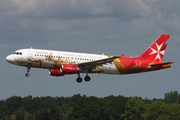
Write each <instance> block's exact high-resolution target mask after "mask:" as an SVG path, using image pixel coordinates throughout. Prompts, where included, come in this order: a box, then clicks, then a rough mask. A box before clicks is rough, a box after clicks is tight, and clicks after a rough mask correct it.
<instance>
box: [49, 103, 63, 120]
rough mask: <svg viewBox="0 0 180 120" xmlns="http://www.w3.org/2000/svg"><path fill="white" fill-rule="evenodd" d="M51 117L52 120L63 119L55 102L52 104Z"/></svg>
mask: <svg viewBox="0 0 180 120" xmlns="http://www.w3.org/2000/svg"><path fill="white" fill-rule="evenodd" d="M50 119H51V120H61V118H60V110H59V108H58V107H57V106H56V105H55V104H52V105H51V108H50Z"/></svg>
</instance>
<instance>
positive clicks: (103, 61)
mask: <svg viewBox="0 0 180 120" xmlns="http://www.w3.org/2000/svg"><path fill="white" fill-rule="evenodd" d="M119 57H120V56H112V57H109V58H105V59H100V60H96V61H90V62H85V63H79V64H77V65H78V67H79V68H80V69H81V70H92V69H95V68H96V67H97V66H102V65H103V64H106V63H111V62H112V61H113V60H114V59H116V58H119Z"/></svg>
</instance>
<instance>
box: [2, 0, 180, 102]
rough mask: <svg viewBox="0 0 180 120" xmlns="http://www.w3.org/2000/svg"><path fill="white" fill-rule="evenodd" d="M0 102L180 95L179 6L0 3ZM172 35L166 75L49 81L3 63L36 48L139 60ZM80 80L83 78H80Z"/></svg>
mask: <svg viewBox="0 0 180 120" xmlns="http://www.w3.org/2000/svg"><path fill="white" fill-rule="evenodd" d="M0 2H1V4H0V54H1V57H0V66H1V67H0V76H1V77H0V100H1V99H7V98H9V97H12V96H14V95H16V96H21V97H25V96H28V95H32V96H33V97H41V96H52V97H56V96H58V97H59V96H64V97H69V96H73V95H74V94H81V95H87V96H97V97H105V96H109V95H114V96H118V95H123V96H127V97H130V96H138V97H142V98H148V99H153V98H164V94H165V93H167V92H171V91H178V92H180V87H179V85H180V79H179V78H180V74H179V69H180V64H179V60H180V57H179V50H180V47H179V45H180V40H179V39H180V34H179V33H180V9H179V4H180V1H179V0H166V1H164V0H133V1H132V0H0ZM162 33H168V34H170V35H171V37H170V40H169V44H168V46H167V49H166V53H165V56H164V58H163V61H164V62H169V61H173V62H174V64H172V67H171V68H170V69H165V70H161V71H155V72H148V73H140V74H133V75H102V74H90V77H91V81H90V82H84V81H83V82H82V83H80V84H79V83H77V82H76V78H77V75H76V74H75V75H66V76H63V77H52V76H49V73H48V70H47V69H35V68H32V69H31V71H30V76H29V77H28V78H26V77H25V75H24V74H25V73H26V68H25V67H20V66H15V65H12V64H9V63H8V62H6V60H5V58H6V56H7V55H9V54H11V53H13V52H14V51H15V50H18V49H22V48H30V47H33V48H40V49H51V50H61V51H72V52H83V53H96V54H103V53H104V54H106V55H122V54H125V55H126V56H132V57H134V56H138V55H140V54H141V53H142V52H143V51H144V50H145V49H146V48H147V47H148V46H149V45H150V44H151V43H152V42H153V41H154V40H155V39H156V38H157V37H158V36H159V35H160V34H162ZM81 76H82V77H84V76H85V74H81Z"/></svg>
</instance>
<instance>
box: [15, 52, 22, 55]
mask: <svg viewBox="0 0 180 120" xmlns="http://www.w3.org/2000/svg"><path fill="white" fill-rule="evenodd" d="M13 54H16V55H22V52H14V53H13Z"/></svg>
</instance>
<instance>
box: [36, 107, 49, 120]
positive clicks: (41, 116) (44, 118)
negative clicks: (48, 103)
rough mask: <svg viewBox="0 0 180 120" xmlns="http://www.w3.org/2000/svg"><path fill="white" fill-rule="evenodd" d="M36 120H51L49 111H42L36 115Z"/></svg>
mask: <svg viewBox="0 0 180 120" xmlns="http://www.w3.org/2000/svg"><path fill="white" fill-rule="evenodd" d="M34 120H50V114H49V111H48V110H47V109H41V110H39V111H37V112H36V113H35V117H34Z"/></svg>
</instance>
